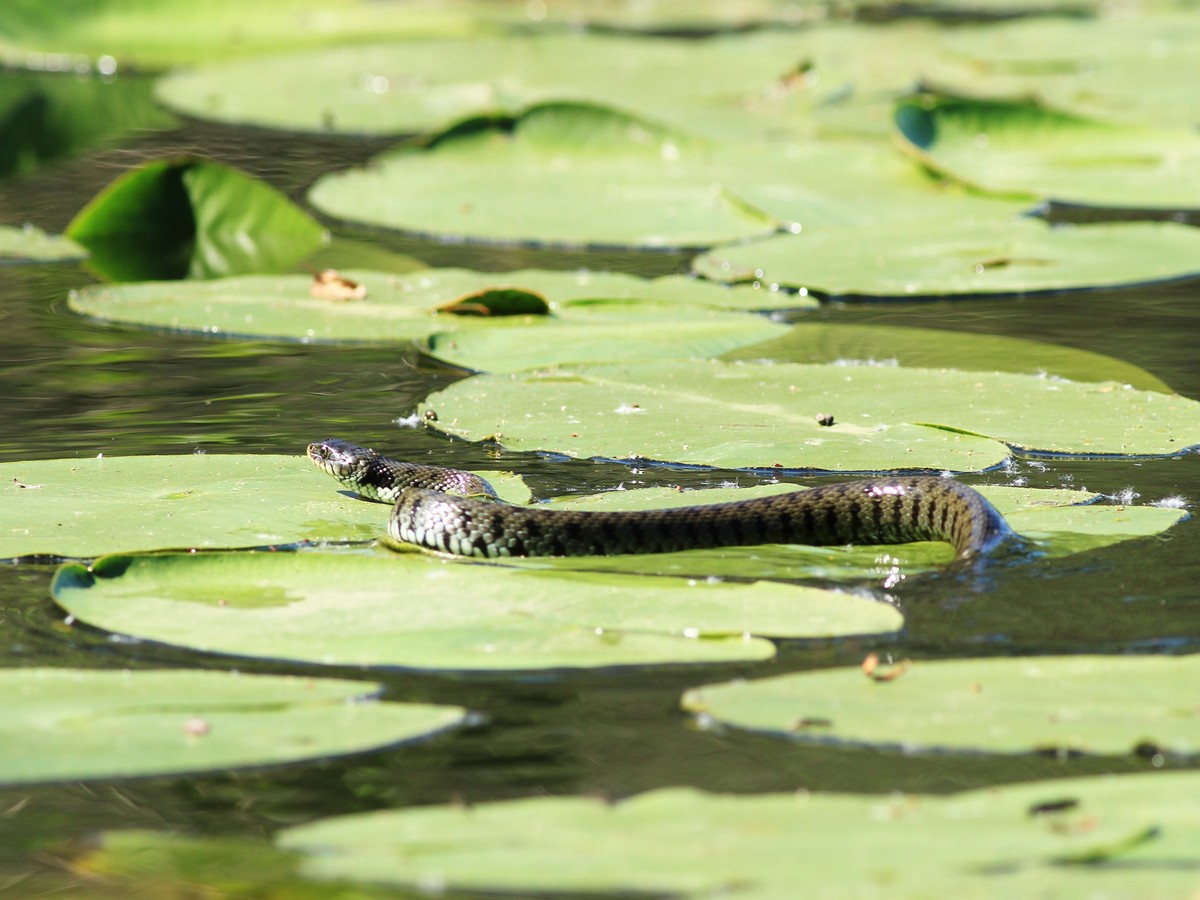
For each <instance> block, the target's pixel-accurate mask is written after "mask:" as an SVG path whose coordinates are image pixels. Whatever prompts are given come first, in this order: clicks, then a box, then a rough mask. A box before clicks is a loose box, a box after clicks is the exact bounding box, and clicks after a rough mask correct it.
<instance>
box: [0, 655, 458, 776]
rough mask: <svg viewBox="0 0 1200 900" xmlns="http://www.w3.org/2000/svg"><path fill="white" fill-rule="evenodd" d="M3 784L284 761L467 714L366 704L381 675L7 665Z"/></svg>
mask: <svg viewBox="0 0 1200 900" xmlns="http://www.w3.org/2000/svg"><path fill="white" fill-rule="evenodd" d="M0 690H3V692H4V696H5V698H6V699H5V704H4V716H3V719H2V720H0V746H3V747H4V752H3V753H2V754H0V784H15V783H24V782H32V781H62V780H71V781H77V780H80V779H95V778H115V777H120V776H145V775H162V774H165V773H168V772H170V773H177V772H201V771H206V770H226V769H229V768H230V767H235V766H261V765H277V764H280V763H286V762H295V761H297V760H302V759H305V760H309V759H314V758H318V757H322V756H331V755H340V754H345V753H355V752H360V751H363V750H372V749H377V748H379V747H383V746H388V745H392V744H396V743H399V742H401V741H408V740H412V739H414V738H419V737H424V736H428V735H430V734H433V733H436V732H438V731H442V730H444V729H446V728H448V727H450V726H452V725H455V724H458V723H460V722H461V721H462V719H463V710H460V709H456V708H453V707H447V706H430V705H424V704H408V703H380V702H364V698H365V697H366V696H367V695H370V694H374V693H376V692H378V690H379V685H377V684H366V683H363V682H358V681H340V680H334V679H327V678H294V677H282V676H268V675H239V674H237V673H227V672H197V671H182V670H180V671H175V670H173V671H132V672H130V671H126V672H110V671H93V670H88V669H39V668H27V669H9V670H5V671H0Z"/></svg>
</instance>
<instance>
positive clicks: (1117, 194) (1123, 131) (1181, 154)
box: [895, 94, 1200, 210]
mask: <svg viewBox="0 0 1200 900" xmlns="http://www.w3.org/2000/svg"><path fill="white" fill-rule="evenodd" d="M895 121H896V129H897V132H898V134H899V136H900V138H901V139H902V147H903V148H904V149H906V150H907V151H908V152H909V153H910V154H911V155H912V156H913V157H914V158H916V159H917V160H919V161H920V162H921V163H922V164H923V165H927V166H929V167H930V168H932V169H933V170H934V171H936V172H939V173H941V174H942V175H944V176H946V177H947V178H952V179H955V180H958V181H962V182H963V183H965V184H969V185H972V186H973V187H976V188H980V189H982V190H987V191H993V192H996V193H1001V194H1023V195H1026V196H1031V197H1041V198H1045V199H1049V200H1055V201H1058V202H1061V203H1070V204H1079V205H1086V206H1098V207H1110V208H1132V209H1171V210H1179V209H1200V135H1197V134H1196V133H1195V131H1194V130H1190V129H1182V128H1181V129H1178V130H1171V129H1165V128H1164V129H1159V128H1152V127H1150V126H1136V125H1124V124H1119V123H1115V122H1106V121H1102V120H1098V119H1089V118H1085V117H1083V116H1077V115H1072V114H1069V113H1065V112H1062V111H1060V110H1055V109H1049V108H1046V107H1043V106H1040V105H1039V104H1037V103H1034V102H1031V101H1023V100H972V99H965V98H960V97H954V96H949V95H933V94H931V95H926V96H923V97H921V98H918V99H917V100H913V101H909V102H906V103H902V104H900V105H899V106H898V107H897V108H896V118H895Z"/></svg>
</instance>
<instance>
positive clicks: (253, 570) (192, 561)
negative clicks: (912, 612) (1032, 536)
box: [52, 552, 902, 671]
mask: <svg viewBox="0 0 1200 900" xmlns="http://www.w3.org/2000/svg"><path fill="white" fill-rule="evenodd" d="M52 591H53V593H54V596H55V598H56V600H57V601H58V602H59V604H60V605H62V606H63V607H64V608H65V609H66V610H68V612H70V614H71V615H72V616H74V617H76V618H77V619H79V620H81V621H84V622H87V623H89V624H91V625H95V626H96V627H99V628H104V629H105V630H108V631H113V632H118V633H121V634H128V635H134V636H136V637H139V638H145V639H148V640H155V641H163V642H166V643H171V644H178V645H182V646H186V647H190V648H193V649H197V650H205V651H212V652H220V653H231V654H237V655H240V656H253V657H260V658H270V659H289V660H300V661H304V662H311V663H318V664H329V665H352V666H397V667H403V668H409V669H448V670H460V671H468V670H486V671H494V670H525V669H566V668H580V667H600V666H628V665H645V664H653V663H694V662H719V661H729V660H756V659H764V658H767V657H770V656H771V655H772V653H773V648H772V645H771V644H770V642H768V641H764V640H761V639H759V638H754V637H751V634H770V635H775V634H787V635H790V636H795V637H830V636H838V635H847V634H861V633H875V632H890V631H895V630H897V629H898V628H900V626H901V621H902V620H901V617H900V614H899V613H898V612H896V611H895V609H893V608H892V607H890V606H887V605H885V604H880V603H876V602H874V601H871V600H866V599H863V598H861V597H852V596H847V595H842V594H837V593H833V592H828V591H820V590H817V589H814V588H803V587H799V586H795V585H784V584H772V583H767V582H757V583H751V584H725V583H720V582H710V581H707V580H692V581H689V580H685V579H656V578H642V577H637V576H622V575H603V574H567V573H553V572H525V571H521V570H517V569H512V568H507V567H502V566H495V565H480V564H475V563H470V562H465V561H462V560H444V559H440V558H434V557H430V556H427V555H425V554H387V553H383V552H381V553H379V554H377V555H362V554H352V555H351V554H345V553H330V552H325V553H303V554H300V555H291V554H289V555H286V556H285V555H282V554H262V553H237V554H210V555H192V554H182V555H179V554H174V555H157V556H144V557H129V556H112V557H105V558H103V559H101V560H99V561H98V562H97V563H96V564H95V565H94V566H92V567H91V568H87V567H84V566H82V565H77V564H72V565H67V566H64V567H63V568H61V569H60V570H59V572H58V574H57V575H56V576H55V579H54V585H53V588H52Z"/></svg>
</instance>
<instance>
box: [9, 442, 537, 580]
mask: <svg viewBox="0 0 1200 900" xmlns="http://www.w3.org/2000/svg"><path fill="white" fill-rule="evenodd" d="M484 474H485V476H486V477H487V478H488V479H489V480H490V481H491V482H492V484H493V486H495V487H496V489H497V490H498V491H499V492H500V493H501V494H502V495H503V496H505V497H506V499H509V500H510V501H513V502H517V503H523V502H525V500H527V499H528V497H529V492H528V490H527V489H525V487H524V485H523V483H522V482H521V481H520V480H519V479H517V478H516V477H515V476H511V475H503V474H500V473H484ZM0 498H3V499H2V500H0V559H6V558H19V557H25V556H55V557H92V556H97V555H99V554H101V553H111V552H113V551H117V550H124V551H137V550H163V549H171V548H176V549H180V548H197V549H211V548H227V547H264V546H274V545H280V544H292V543H296V542H298V541H305V540H311V541H322V540H329V541H345V540H360V541H365V540H371V539H373V538H375V537H378V535H379V534H380V532H381V531H382V526H383V523H385V522H386V521H387V515H386V513H387V509H386V507H383V506H380V505H378V504H375V503H347V502H345V498H344V497H341V496H339V494H338V492H337V489H336V485H335V484H334V483H333V482H332V481H331V480H329V479H328V478H327V477H324V476H322V475H321V474H320V473H319V472H317V471H316V470H314V469H313V467H312V464H311V463H309V462H308V460H307V459H305V458H304V457H301V456H267V455H262V456H247V455H235V454H211V455H209V454H193V455H187V456H126V457H112V458H104V457H95V458H92V459H50V460H42V461H37V462H15V463H0Z"/></svg>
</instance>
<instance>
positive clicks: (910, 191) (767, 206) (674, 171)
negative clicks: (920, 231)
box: [309, 103, 1029, 248]
mask: <svg viewBox="0 0 1200 900" xmlns="http://www.w3.org/2000/svg"><path fill="white" fill-rule="evenodd" d="M309 200H310V202H311V203H312V204H313V205H314V206H316V207H317V208H318V209H320V210H321V211H322V212H325V213H326V214H328V215H331V216H334V217H336V218H339V219H344V220H347V221H352V222H361V223H364V224H368V225H372V226H382V227H386V228H394V229H400V230H404V231H409V232H416V233H423V234H432V235H437V236H440V237H443V238H451V239H455V240H459V239H467V238H469V239H472V240H480V241H492V242H502V243H512V242H518V243H534V244H541V245H551V246H581V245H582V246H596V245H601V246H604V245H618V246H630V247H643V248H663V247H674V248H691V247H707V246H711V245H713V244H718V243H722V242H733V241H741V240H747V239H750V238H755V237H766V236H769V235H771V234H773V233H775V232H777V231H779V230H780V229H781V228H786V229H788V230H790V231H793V232H796V231H799V230H800V229H801V228H809V227H812V226H814V225H817V224H822V223H837V224H846V225H850V224H855V223H867V222H877V221H903V222H905V223H906V224H908V225H909V226H910V227H911V225H912V223H913V222H914V221H925V220H934V221H938V220H940V221H945V220H954V221H974V220H996V219H1000V218H1009V217H1011V216H1012V215H1013V214H1015V213H1016V212H1018V211H1020V210H1021V209H1022V208H1024V207H1027V206H1029V202H1028V201H1024V202H1017V201H1012V200H1001V199H996V198H988V197H981V196H978V195H977V194H972V193H970V192H967V191H964V190H962V189H961V188H959V187H957V186H953V185H951V186H947V185H946V184H944V183H941V184H939V183H938V182H936V181H934V180H933V179H931V178H930V177H929V176H928V175H926V174H925V173H923V172H922V171H921V170H920V169H919V168H918V167H916V166H913V165H912V164H911V162H910V161H908V160H907V159H905V158H904V157H903V156H902V155H900V154H897V153H895V152H893V151H892V150H891V149H890V148H888V147H887V146H886V145H883V144H882V143H881V142H879V141H865V140H857V141H853V140H833V141H822V142H809V143H806V144H801V145H795V146H793V145H791V144H786V145H775V144H768V143H762V142H755V141H745V142H743V143H741V144H737V143H733V142H730V141H726V140H721V139H719V138H714V139H712V140H702V139H700V138H697V137H694V136H691V135H690V133H688V132H684V131H672V130H671V129H670V128H668V127H667V126H665V125H662V124H660V123H658V122H655V121H651V120H649V119H638V118H634V117H632V116H630V115H628V114H626V113H623V112H620V111H619V110H616V109H610V108H606V107H600V106H592V105H586V104H583V103H545V104H542V105H540V106H534V107H531V108H529V109H527V110H525V111H524V112H522V113H521V114H520V115H519V116H517V117H516V118H514V119H502V120H498V121H494V120H482V119H481V120H473V121H470V122H467V123H463V124H462V125H460V126H458V127H455V128H452V129H450V130H449V131H447V132H446V133H444V134H442V135H440V136H438V137H436V138H434V139H432V140H431V141H430V142H428V143H426V144H423V145H411V146H409V147H406V148H403V149H401V150H397V151H393V152H391V153H388V154H384V155H383V156H381V157H378V158H376V159H375V160H374V161H373V162H372V164H371V166H370V167H368V168H367V169H363V170H353V171H348V172H342V173H334V174H331V175H328V176H325V177H324V178H322V179H320V180H319V181H318V182H317V184H316V185H315V186H314V187H313V189H312V191H311V192H310V194H309Z"/></svg>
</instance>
